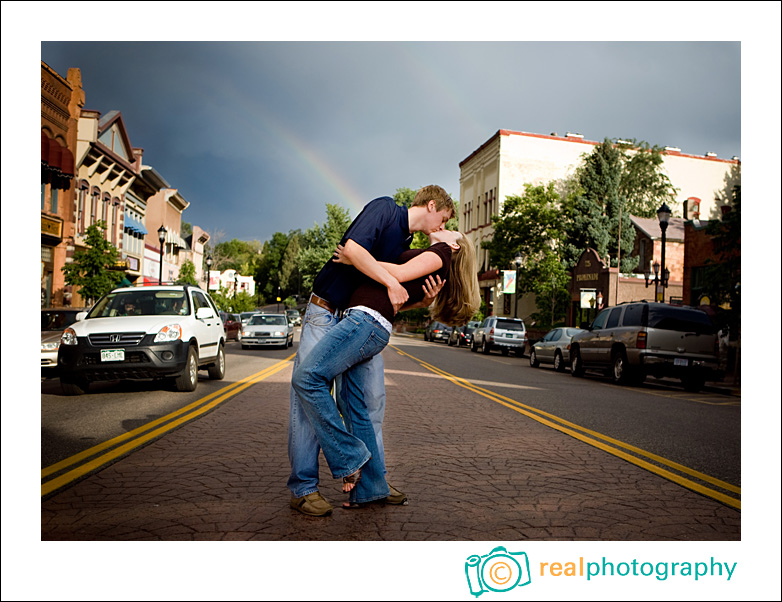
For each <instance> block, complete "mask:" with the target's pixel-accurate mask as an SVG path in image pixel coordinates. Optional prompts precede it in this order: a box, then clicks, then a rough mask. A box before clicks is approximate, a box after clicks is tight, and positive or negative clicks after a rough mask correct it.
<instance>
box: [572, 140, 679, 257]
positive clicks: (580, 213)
mask: <svg viewBox="0 0 782 602" xmlns="http://www.w3.org/2000/svg"><path fill="white" fill-rule="evenodd" d="M662 162H663V158H662V151H661V149H660V148H659V147H656V146H655V147H650V146H649V145H648V144H647V143H646V142H637V141H635V140H630V141H617V142H612V141H611V140H609V139H608V138H606V139H605V140H604V141H603V142H602V143H600V144H598V145H597V146H595V148H594V149H593V151H592V152H591V153H590V154H588V155H586V156H585V157H584V160H583V162H582V164H581V165H580V166H579V167H578V168H577V169H576V174H575V179H576V181H577V183H578V186H577V187H575V188H572V187H571V188H572V192H571V195H570V196H568V197H567V198H566V199H565V214H566V215H567V216H568V218H569V219H567V220H566V223H567V226H566V229H567V236H566V243H565V244H566V247H567V249H568V250H567V252H566V255H567V256H568V260H569V261H568V263H571V262H572V263H571V267H572V265H574V264H575V261H577V258H578V256H580V254H581V253H582V252H583V251H585V250H586V249H588V248H590V247H591V248H593V249H595V250H596V251H597V254H598V255H599V256H600V257H611V258H613V259H612V260H611V265H614V266H617V265H618V266H619V267H620V270H621V271H622V272H631V271H633V270H634V269H635V267H636V266H637V265H638V261H639V258H638V257H631V256H630V254H629V253H630V252H631V251H632V249H633V243H634V241H635V230H634V229H633V226H632V222H631V221H630V216H631V215H635V216H638V217H654V215H655V213H656V211H657V209H658V207H659V206H660V205H662V203H663V202H670V201H671V197H672V195H673V193H674V192H675V189H674V188H673V186H672V184H671V182H670V180H669V179H668V176H666V175H665V174H664V173H663V172H662ZM620 236H621V240H620ZM619 253H621V254H622V257H621V258H620V259H619V260H618V259H617V255H619Z"/></svg>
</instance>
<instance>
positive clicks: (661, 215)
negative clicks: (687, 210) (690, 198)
mask: <svg viewBox="0 0 782 602" xmlns="http://www.w3.org/2000/svg"><path fill="white" fill-rule="evenodd" d="M657 219H658V220H660V230H662V233H663V248H662V253H661V264H662V275H663V287H662V291H661V292H660V294H661V295H662V296H661V301H662V302H663V303H665V288H666V287H667V286H668V275H669V272H668V270H667V269H665V231H666V230H667V229H668V221H669V220H670V219H671V210H670V208H669V207H668V205H666V204H665V203H663V204H662V205H660V208H659V209H658V210H657ZM655 298H656V295H655Z"/></svg>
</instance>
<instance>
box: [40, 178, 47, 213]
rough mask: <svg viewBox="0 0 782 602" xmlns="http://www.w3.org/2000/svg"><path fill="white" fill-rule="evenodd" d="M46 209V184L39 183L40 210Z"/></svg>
mask: <svg viewBox="0 0 782 602" xmlns="http://www.w3.org/2000/svg"><path fill="white" fill-rule="evenodd" d="M44 209H46V184H41V211H43V210H44Z"/></svg>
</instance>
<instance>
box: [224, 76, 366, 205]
mask: <svg viewBox="0 0 782 602" xmlns="http://www.w3.org/2000/svg"><path fill="white" fill-rule="evenodd" d="M214 90H215V91H217V90H219V91H220V97H217V96H214V97H212V98H211V99H209V101H211V102H212V103H213V104H214V110H221V106H223V105H224V103H225V95H226V94H233V99H234V100H236V101H237V103H238V104H239V105H240V106H241V107H242V109H243V111H242V112H237V113H238V114H242V113H243V115H242V122H243V127H249V128H256V129H257V130H258V137H259V138H260V139H269V138H271V139H273V140H275V141H277V142H279V143H280V144H282V145H283V146H284V147H286V148H287V149H289V150H290V151H291V153H292V154H293V155H294V156H296V157H297V158H298V160H299V161H300V162H301V163H302V166H301V169H302V171H308V172H311V173H315V174H316V175H317V176H318V177H319V178H320V180H322V182H323V184H324V185H325V186H327V187H328V188H329V189H331V190H333V191H334V192H335V193H336V194H337V196H338V199H339V201H338V204H342V205H343V206H346V207H347V208H348V210H349V211H350V213H351V217H356V215H358V213H359V212H360V211H361V210H362V209H363V208H364V205H366V204H367V203H368V202H369V201H370V200H372V199H367V198H364V197H362V196H361V195H360V194H358V193H357V192H356V190H355V189H354V188H353V186H352V185H351V184H350V183H348V182H347V181H346V180H345V178H343V177H342V176H341V175H340V174H339V173H338V172H337V171H336V169H334V167H332V166H331V165H330V164H329V163H328V161H326V160H325V159H324V158H323V157H322V156H320V155H319V154H318V153H316V152H315V151H314V150H313V149H312V148H310V147H308V146H307V145H306V144H305V143H304V142H303V141H302V140H301V139H299V138H298V137H297V136H296V135H295V134H294V133H293V132H291V131H290V130H289V129H288V128H285V127H283V126H282V125H281V124H280V123H279V120H278V119H277V118H276V117H275V115H273V114H272V113H271V112H269V111H268V110H267V109H265V107H264V106H263V105H262V104H261V103H260V102H259V99H258V98H257V97H251V96H249V95H247V94H245V93H242V92H240V91H238V90H237V89H236V86H235V84H233V83H232V81H231V79H230V78H228V77H224V79H223V81H222V83H221V84H220V85H218V86H215V87H214Z"/></svg>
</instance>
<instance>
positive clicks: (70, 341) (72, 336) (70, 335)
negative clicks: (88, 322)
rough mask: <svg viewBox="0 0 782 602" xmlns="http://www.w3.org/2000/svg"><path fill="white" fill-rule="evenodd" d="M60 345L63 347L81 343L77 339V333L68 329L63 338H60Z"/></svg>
mask: <svg viewBox="0 0 782 602" xmlns="http://www.w3.org/2000/svg"><path fill="white" fill-rule="evenodd" d="M60 343H62V344H63V345H78V344H79V341H78V339H77V338H76V331H75V330H74V329H73V328H66V329H65V330H64V331H63V333H62V337H60Z"/></svg>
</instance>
